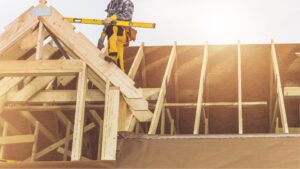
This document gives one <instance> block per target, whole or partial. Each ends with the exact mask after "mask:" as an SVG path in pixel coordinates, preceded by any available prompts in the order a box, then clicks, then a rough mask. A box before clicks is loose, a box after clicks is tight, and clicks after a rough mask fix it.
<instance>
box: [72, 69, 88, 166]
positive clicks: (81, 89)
mask: <svg viewBox="0 0 300 169" xmlns="http://www.w3.org/2000/svg"><path fill="white" fill-rule="evenodd" d="M86 90H87V71H86V65H84V68H83V71H82V72H80V73H79V77H78V85H77V102H76V112H75V122H74V130H73V131H74V134H73V144H72V156H71V160H72V161H76V160H80V159H81V153H82V152H81V150H82V137H83V128H84V115H85V97H86Z"/></svg>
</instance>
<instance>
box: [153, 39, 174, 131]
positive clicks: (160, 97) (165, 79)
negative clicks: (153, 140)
mask: <svg viewBox="0 0 300 169" xmlns="http://www.w3.org/2000/svg"><path fill="white" fill-rule="evenodd" d="M176 46H177V44H176V42H175V43H174V46H173V48H172V51H171V54H170V57H169V61H168V64H167V67H166V71H165V74H164V77H163V81H162V85H161V89H160V92H159V95H158V99H157V103H156V107H155V110H154V115H153V117H152V121H151V125H150V128H149V131H148V134H155V133H156V130H157V126H158V122H159V118H160V116H161V111H162V109H163V106H164V101H165V96H166V92H167V91H166V90H167V85H168V83H169V80H170V77H171V73H172V70H173V65H174V61H175V59H176V56H177V51H176Z"/></svg>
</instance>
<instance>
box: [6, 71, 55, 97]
mask: <svg viewBox="0 0 300 169" xmlns="http://www.w3.org/2000/svg"><path fill="white" fill-rule="evenodd" d="M54 79H55V76H42V77H37V78H35V79H33V80H32V81H31V82H30V83H28V84H27V85H26V86H25V87H23V88H22V89H21V90H20V91H18V92H17V93H16V94H14V95H13V98H10V100H16V99H20V100H24V101H26V100H29V99H30V98H31V97H32V96H34V95H35V94H36V93H38V92H39V91H41V90H42V89H43V88H45V87H46V86H47V85H48V84H49V83H50V82H51V81H53V80H54Z"/></svg>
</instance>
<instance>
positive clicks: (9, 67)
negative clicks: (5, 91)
mask: <svg viewBox="0 0 300 169" xmlns="http://www.w3.org/2000/svg"><path fill="white" fill-rule="evenodd" d="M83 65H84V64H83V62H82V61H81V60H40V61H27V60H25V61H24V60H18V61H1V62H0V76H47V75H60V76H61V75H75V74H77V73H78V72H81V71H82V70H83Z"/></svg>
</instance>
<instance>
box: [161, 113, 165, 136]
mask: <svg viewBox="0 0 300 169" xmlns="http://www.w3.org/2000/svg"><path fill="white" fill-rule="evenodd" d="M165 125H166V109H165V108H163V109H162V112H161V118H160V134H161V135H164V134H165Z"/></svg>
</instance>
